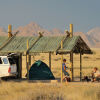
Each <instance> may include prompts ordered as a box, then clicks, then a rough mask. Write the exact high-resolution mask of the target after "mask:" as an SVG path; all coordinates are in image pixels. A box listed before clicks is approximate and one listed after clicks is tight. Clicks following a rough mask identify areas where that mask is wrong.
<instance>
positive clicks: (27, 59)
mask: <svg viewBox="0 0 100 100" xmlns="http://www.w3.org/2000/svg"><path fill="white" fill-rule="evenodd" d="M28 49H29V41H28V40H27V50H28ZM29 60H30V59H29V53H26V68H27V79H29Z"/></svg>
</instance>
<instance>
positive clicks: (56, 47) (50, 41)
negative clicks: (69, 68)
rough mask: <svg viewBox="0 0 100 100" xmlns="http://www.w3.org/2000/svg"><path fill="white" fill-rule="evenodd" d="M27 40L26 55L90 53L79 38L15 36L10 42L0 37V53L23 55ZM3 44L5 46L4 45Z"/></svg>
mask: <svg viewBox="0 0 100 100" xmlns="http://www.w3.org/2000/svg"><path fill="white" fill-rule="evenodd" d="M27 40H28V41H29V50H28V53H29V54H30V55H31V54H32V53H49V52H52V53H53V52H56V53H57V54H61V53H70V52H72V51H73V53H80V50H81V52H82V53H83V54H85V53H86V54H89V53H92V51H91V49H90V48H89V47H88V45H87V44H86V43H85V42H84V40H83V39H82V38H81V37H80V36H73V37H67V36H66V35H64V36H45V37H44V36H43V37H38V36H33V37H22V36H20V37H19V36H15V37H14V38H12V39H11V40H8V39H7V37H0V47H1V48H0V53H5V52H7V53H12V52H13V53H24V52H27ZM62 40H63V49H61V44H60V43H61V41H62ZM4 44H5V45H4Z"/></svg>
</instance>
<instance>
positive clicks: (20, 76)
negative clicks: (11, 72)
mask: <svg viewBox="0 0 100 100" xmlns="http://www.w3.org/2000/svg"><path fill="white" fill-rule="evenodd" d="M18 78H22V54H20V55H19V68H18Z"/></svg>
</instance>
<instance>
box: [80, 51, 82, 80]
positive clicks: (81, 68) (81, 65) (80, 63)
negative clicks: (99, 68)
mask: <svg viewBox="0 0 100 100" xmlns="http://www.w3.org/2000/svg"><path fill="white" fill-rule="evenodd" d="M80 81H82V54H81V52H80Z"/></svg>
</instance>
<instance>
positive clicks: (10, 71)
mask: <svg viewBox="0 0 100 100" xmlns="http://www.w3.org/2000/svg"><path fill="white" fill-rule="evenodd" d="M17 74H18V73H17V65H16V63H15V61H14V59H13V58H12V57H10V56H0V78H2V77H9V76H16V75H17Z"/></svg>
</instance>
